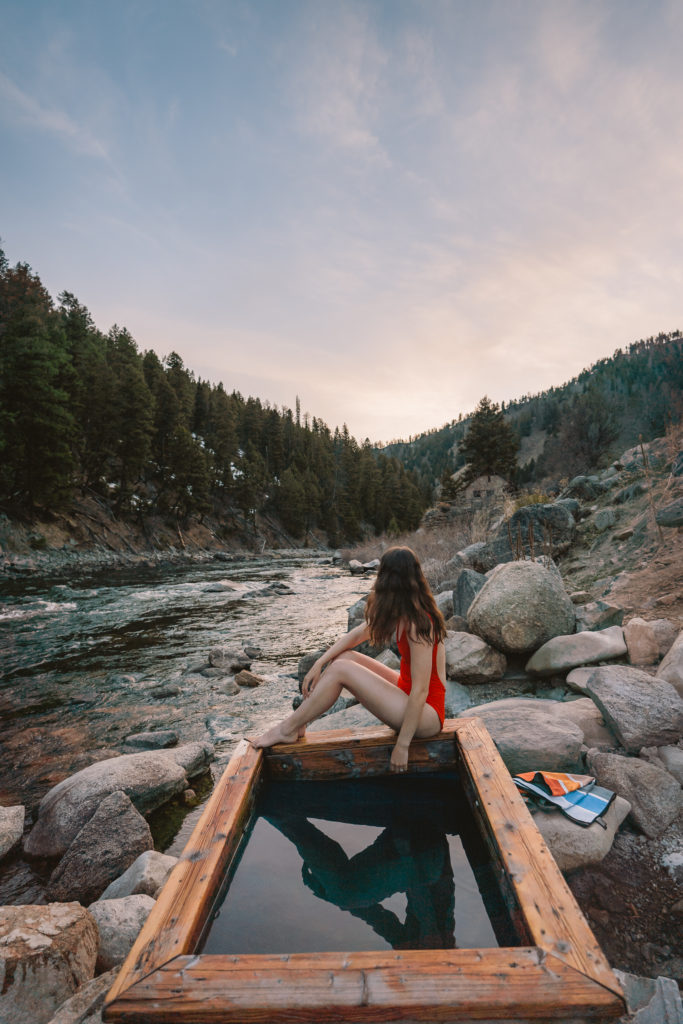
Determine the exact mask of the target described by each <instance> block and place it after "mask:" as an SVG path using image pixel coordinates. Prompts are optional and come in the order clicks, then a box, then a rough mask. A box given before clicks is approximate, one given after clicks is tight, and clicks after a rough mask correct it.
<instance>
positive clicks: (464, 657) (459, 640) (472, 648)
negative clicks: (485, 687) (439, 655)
mask: <svg viewBox="0 0 683 1024" xmlns="http://www.w3.org/2000/svg"><path fill="white" fill-rule="evenodd" d="M444 646H445V648H446V675H447V677H448V678H449V679H454V680H456V681H457V682H459V683H488V682H491V681H492V680H494V679H502V678H503V675H504V673H505V669H506V668H507V661H506V659H505V655H504V654H501V653H500V651H496V650H495V649H494V648H493V647H491V646H489V644H487V643H486V641H485V640H482V639H481V638H480V637H478V636H474V634H473V633H447V634H446V640H445V643H444Z"/></svg>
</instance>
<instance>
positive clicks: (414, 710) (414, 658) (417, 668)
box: [391, 634, 433, 771]
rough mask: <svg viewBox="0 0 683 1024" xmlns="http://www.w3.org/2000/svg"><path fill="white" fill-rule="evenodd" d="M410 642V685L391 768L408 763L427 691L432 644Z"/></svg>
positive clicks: (402, 767)
mask: <svg viewBox="0 0 683 1024" xmlns="http://www.w3.org/2000/svg"><path fill="white" fill-rule="evenodd" d="M408 643H409V644H410V677H411V679H412V685H411V688H410V693H409V695H408V703H407V705H406V712H405V715H404V716H403V724H402V725H401V728H400V731H399V734H398V738H397V740H396V743H395V745H394V749H393V751H392V753H391V770H392V771H400V770H403V769H405V768H406V767H407V765H408V749H409V747H410V743H411V741H412V739H413V736H414V735H415V730H416V729H417V726H418V723H419V721H420V715H421V714H422V709H423V707H424V706H425V701H426V699H427V694H428V693H429V677H430V676H431V672H432V648H433V644H431V643H424V642H417V641H414V640H412V639H411V637H410V634H408Z"/></svg>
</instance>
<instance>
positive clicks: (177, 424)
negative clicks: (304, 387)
mask: <svg viewBox="0 0 683 1024" xmlns="http://www.w3.org/2000/svg"><path fill="white" fill-rule="evenodd" d="M430 492H431V488H430V489H428V490H427V491H422V490H420V488H419V487H418V485H417V482H416V477H415V474H414V473H412V472H411V471H410V470H408V469H407V468H406V467H405V466H404V464H403V463H402V462H401V461H400V460H399V459H396V458H394V457H392V456H390V455H387V454H384V453H380V452H378V451H377V450H376V449H375V448H373V446H372V445H371V444H370V442H369V441H367V440H366V441H365V442H364V443H363V444H358V443H357V442H356V440H354V438H353V437H352V436H351V435H350V434H349V431H348V429H347V427H346V426H345V425H344V426H343V427H342V428H341V430H340V429H339V428H335V429H334V431H332V430H330V428H329V427H328V426H327V425H326V424H325V423H324V422H322V420H320V419H317V418H316V417H312V418H311V417H310V416H309V415H308V414H305V415H304V416H303V417H302V416H301V412H300V409H299V402H298V399H297V403H296V410H295V412H292V410H291V409H287V408H283V409H278V408H276V407H272V406H270V405H268V404H267V403H262V402H261V401H260V400H259V399H258V398H244V397H243V396H242V395H241V394H240V393H239V392H238V391H228V390H226V389H225V387H224V386H223V384H220V383H219V384H213V383H209V382H208V381H205V380H201V379H199V378H197V377H196V376H195V374H194V373H193V372H192V370H191V369H189V368H187V367H186V366H184V365H183V361H182V359H181V358H180V356H179V355H177V354H176V353H174V352H172V353H171V354H170V355H168V356H166V357H165V358H163V359H160V358H159V357H158V356H157V355H156V354H155V353H154V352H153V351H144V352H141V351H139V349H138V347H137V345H136V343H135V340H134V339H133V337H132V336H131V334H130V333H129V332H128V331H127V330H126V328H125V327H118V326H114V327H112V328H111V330H109V331H108V332H107V333H106V334H104V333H102V332H101V331H100V330H98V328H97V327H96V326H95V324H94V323H93V320H92V317H91V315H90V313H89V312H88V310H87V309H86V307H85V306H83V305H82V304H81V303H80V302H79V301H78V300H77V298H76V297H75V296H74V295H72V294H71V293H70V292H66V291H65V292H62V293H61V294H60V295H59V297H58V299H57V302H56V303H55V302H54V301H53V299H52V298H51V296H50V295H49V293H48V292H47V290H46V289H45V288H44V286H43V285H42V283H41V281H40V278H39V277H38V275H37V274H35V273H34V272H33V271H32V269H31V268H30V267H29V266H28V265H27V264H25V263H18V264H17V265H16V266H14V267H11V266H10V265H9V262H8V260H7V258H6V256H5V254H4V252H3V251H2V250H0V510H1V511H3V512H4V513H5V514H7V515H9V516H13V517H18V518H24V519H26V520H30V519H31V518H32V517H34V516H35V515H37V514H38V513H40V514H44V513H45V512H46V511H49V510H59V509H65V508H68V507H69V505H70V503H72V502H73V501H74V500H77V498H78V496H79V494H82V495H86V494H93V495H97V496H99V498H100V499H103V500H105V501H106V502H107V503H108V505H109V506H110V507H111V508H112V510H113V511H114V513H115V514H116V515H117V516H120V517H122V518H129V517H135V518H137V519H139V520H144V519H145V517H147V516H151V515H155V516H162V517H166V518H170V519H173V520H175V521H176V522H178V523H181V522H185V521H187V520H188V518H189V517H195V518H199V519H201V518H202V517H205V516H210V517H211V518H212V519H213V521H217V522H218V523H219V524H220V528H221V529H223V530H224V531H225V532H226V533H229V532H230V531H231V529H232V528H234V527H236V525H237V523H238V522H239V524H241V525H242V526H243V525H244V524H245V522H246V523H247V524H249V523H250V522H251V523H252V524H254V523H255V519H256V516H257V514H258V513H268V514H270V515H272V516H274V517H275V518H276V519H277V520H279V522H280V523H281V524H282V526H283V527H284V528H285V530H287V532H288V533H289V534H290V535H291V536H292V537H293V538H296V539H299V540H300V539H301V538H305V537H306V536H307V535H308V533H309V531H312V530H320V531H322V532H323V533H324V534H325V536H326V538H327V541H328V543H330V544H331V545H333V546H334V545H337V544H339V543H341V542H345V541H352V540H355V539H357V538H359V537H361V536H362V535H363V533H364V532H367V531H368V530H374V531H375V532H377V533H381V532H384V531H388V532H390V533H391V532H399V531H404V530H411V529H414V528H416V527H417V525H418V523H419V521H420V518H421V515H422V512H423V511H424V509H425V507H426V505H427V504H428V501H429V497H430Z"/></svg>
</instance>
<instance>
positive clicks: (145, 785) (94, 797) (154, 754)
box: [24, 743, 213, 857]
mask: <svg viewBox="0 0 683 1024" xmlns="http://www.w3.org/2000/svg"><path fill="white" fill-rule="evenodd" d="M211 757H213V747H211V745H210V744H204V743H187V744H185V745H183V746H181V747H174V748H172V749H171V750H154V751H145V752H143V753H139V754H124V755H122V756H121V757H112V758H109V759H108V760H106V761H98V762H97V763H96V764H91V765H89V766H88V767H87V768H83V769H82V770H81V771H80V772H76V773H75V775H71V776H70V777H69V778H68V779H64V781H63V782H60V783H58V784H57V785H56V786H53V787H52V789H51V790H49V792H48V793H46V795H45V796H44V797H43V799H42V800H41V802H40V807H39V809H38V821H37V822H36V824H35V825H34V826H33V829H32V831H31V833H30V834H29V836H28V838H27V839H26V842H25V844H24V850H25V851H26V853H28V854H29V855H31V856H34V857H60V856H62V854H63V853H65V852H66V850H67V849H68V847H69V846H70V844H71V843H72V841H73V839H74V838H75V836H76V835H77V834H78V832H80V830H81V829H82V828H83V826H84V825H85V824H86V822H87V821H89V820H90V818H91V817H92V816H93V814H94V813H95V810H96V809H97V807H99V805H100V803H101V802H102V800H103V799H104V798H105V797H107V796H109V794H110V793H115V792H116V791H117V790H122V791H123V792H124V793H126V795H127V796H129V797H130V799H131V800H132V802H133V804H134V805H135V807H136V808H137V810H138V811H140V813H141V814H144V815H146V814H149V813H150V812H151V811H153V810H155V808H157V807H160V806H161V804H163V803H165V802H166V801H167V800H169V799H170V798H171V797H172V796H175V794H176V793H182V792H183V790H185V789H187V780H188V778H191V777H192V776H193V775H196V774H198V773H199V772H200V771H204V770H205V768H206V766H207V765H208V763H209V761H210V759H211Z"/></svg>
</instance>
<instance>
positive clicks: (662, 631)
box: [650, 619, 678, 682]
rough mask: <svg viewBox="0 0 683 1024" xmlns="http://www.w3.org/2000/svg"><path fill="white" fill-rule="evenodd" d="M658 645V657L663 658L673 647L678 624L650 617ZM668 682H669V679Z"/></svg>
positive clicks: (669, 620)
mask: <svg viewBox="0 0 683 1024" xmlns="http://www.w3.org/2000/svg"><path fill="white" fill-rule="evenodd" d="M650 625H651V626H652V628H653V629H654V631H655V636H656V637H657V643H658V645H659V657H660V658H664V657H666V655H667V654H668V653H669V651H670V650H671V648H672V647H673V645H674V643H675V641H676V637H677V636H678V626H677V625H676V624H675V622H672V621H671V619H650ZM668 682H671V680H670V679H669V680H668Z"/></svg>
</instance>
